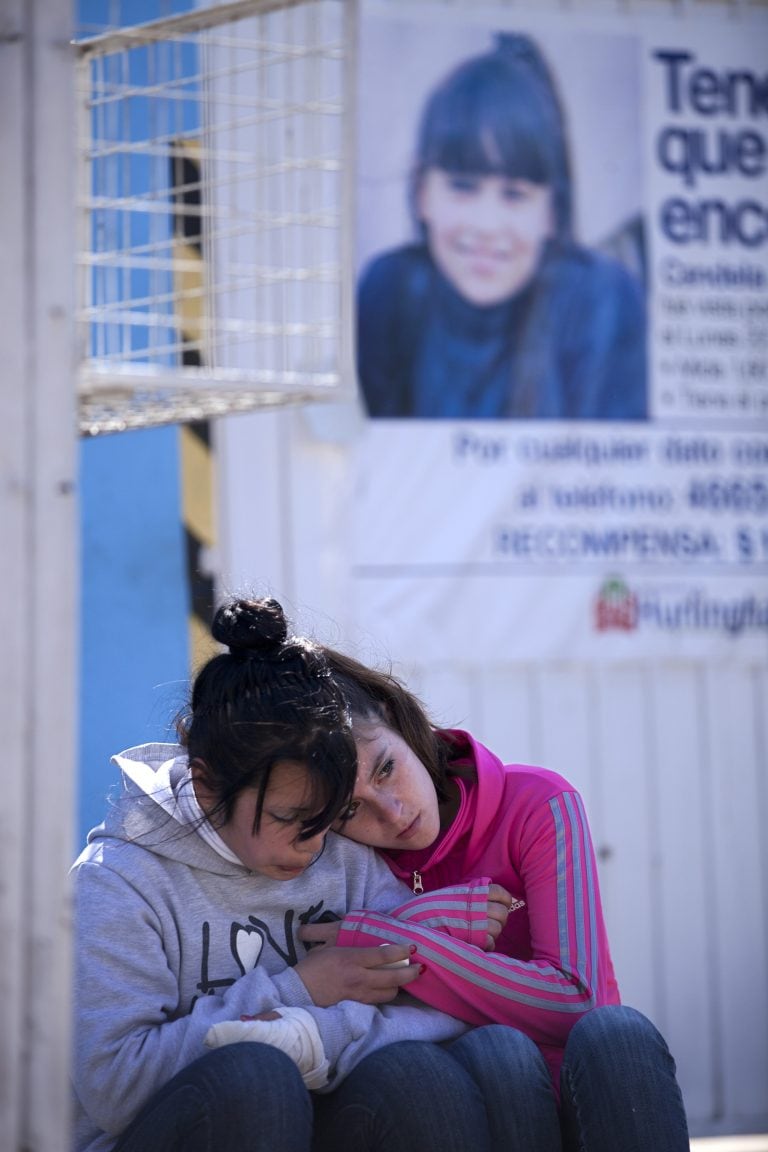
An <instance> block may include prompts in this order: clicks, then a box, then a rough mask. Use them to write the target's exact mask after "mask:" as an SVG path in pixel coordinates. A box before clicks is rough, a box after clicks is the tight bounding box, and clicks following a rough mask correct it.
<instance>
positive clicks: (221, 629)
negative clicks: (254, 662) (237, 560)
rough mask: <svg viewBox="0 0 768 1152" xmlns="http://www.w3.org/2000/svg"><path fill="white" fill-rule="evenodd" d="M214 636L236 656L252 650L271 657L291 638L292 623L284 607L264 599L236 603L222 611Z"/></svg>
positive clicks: (212, 631) (217, 614) (219, 612)
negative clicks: (289, 624) (290, 627)
mask: <svg viewBox="0 0 768 1152" xmlns="http://www.w3.org/2000/svg"><path fill="white" fill-rule="evenodd" d="M211 634H212V636H213V638H214V640H218V642H219V643H220V644H225V645H226V646H227V648H229V650H230V652H231V653H232V655H240V654H244V653H246V652H248V651H251V652H260V653H262V654H263V655H269V654H270V653H273V652H278V651H279V649H280V648H281V647H282V645H283V643H284V642H285V639H286V637H287V635H288V622H287V620H286V619H285V613H284V612H283V608H282V605H281V604H278V602H277V600H273V599H271V598H270V597H265V599H263V600H233V601H232V602H231V603H229V604H226V605H224V607H222V608H219V610H218V611H217V613H216V615H215V616H214V618H213V624H212V626H211Z"/></svg>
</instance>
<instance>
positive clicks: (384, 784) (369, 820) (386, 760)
mask: <svg viewBox="0 0 768 1152" xmlns="http://www.w3.org/2000/svg"><path fill="white" fill-rule="evenodd" d="M354 731H355V744H356V746H357V779H356V780H355V790H354V793H353V797H352V803H351V804H350V806H349V808H348V809H347V812H348V814H349V815H348V818H347V819H345V820H344V822H343V824H340V825H339V826H338V830H339V831H340V832H343V834H344V835H345V836H348V837H349V838H350V840H357V841H358V842H359V843H360V844H370V845H371V846H372V847H374V848H387V849H389V850H390V851H394V852H397V851H402V850H405V849H408V850H413V849H417V848H428V847H429V845H430V844H432V843H433V842H434V841H435V840H436V839H437V835H438V832H439V831H440V811H439V809H438V803H437V792H436V790H435V785H434V784H433V782H432V777H431V776H430V774H429V772H428V771H427V769H426V768H425V767H424V765H423V764H422V762H421V760H419V758H418V757H417V756H416V755H415V753H414V752H413V751H412V750H411V748H410V747H409V745H408V744H406V742H405V740H403V738H402V736H400V735H398V733H396V732H393V731H392V729H391V728H387V727H386V725H384V724H376V723H370V722H369V723H358V722H355V725H354Z"/></svg>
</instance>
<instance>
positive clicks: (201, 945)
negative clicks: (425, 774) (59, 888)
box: [72, 744, 466, 1152]
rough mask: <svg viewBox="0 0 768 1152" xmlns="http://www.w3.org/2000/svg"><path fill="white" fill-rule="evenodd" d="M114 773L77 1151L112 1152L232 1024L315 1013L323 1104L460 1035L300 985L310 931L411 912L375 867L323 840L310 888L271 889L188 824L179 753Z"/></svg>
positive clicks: (81, 1027)
mask: <svg viewBox="0 0 768 1152" xmlns="http://www.w3.org/2000/svg"><path fill="white" fill-rule="evenodd" d="M114 762H115V763H116V764H117V765H118V766H119V767H120V769H121V771H122V792H121V795H120V796H119V798H118V799H117V800H116V801H115V803H114V804H113V805H112V807H111V809H110V811H109V813H108V815H107V817H106V820H105V821H104V823H103V824H101V825H99V827H97V828H94V829H93V830H92V831H91V832H90V833H89V836H88V843H87V846H86V848H85V849H84V851H83V852H82V854H81V855H80V857H79V858H78V860H77V861H76V862H75V864H74V866H73V869H72V877H73V885H74V893H75V902H76V903H75V907H76V954H75V1008H76V1015H75V1021H76V1024H75V1052H74V1061H73V1063H74V1072H73V1079H74V1089H75V1143H74V1147H75V1149H76V1152H86V1150H87V1152H107V1150H108V1149H110V1148H111V1147H112V1146H113V1144H114V1141H115V1139H116V1137H117V1136H118V1135H119V1134H120V1133H121V1132H122V1131H123V1130H124V1129H125V1128H126V1127H127V1125H128V1124H129V1123H130V1122H131V1120H132V1119H133V1118H134V1116H135V1115H136V1114H137V1113H138V1112H139V1110H140V1109H141V1108H142V1106H143V1105H144V1104H145V1103H146V1102H147V1100H148V1099H149V1097H150V1096H151V1095H152V1094H153V1093H154V1092H155V1091H156V1090H157V1089H158V1088H159V1087H161V1085H162V1084H163V1083H165V1082H166V1081H168V1080H170V1079H171V1077H172V1076H174V1075H175V1074H176V1073H177V1072H179V1071H180V1070H181V1069H182V1068H184V1067H186V1066H187V1065H188V1064H190V1063H192V1061H193V1060H195V1059H197V1058H198V1057H199V1056H202V1055H204V1054H205V1053H206V1052H208V1051H209V1049H207V1048H206V1047H205V1045H204V1042H203V1041H204V1037H205V1034H206V1032H207V1031H208V1029H209V1028H210V1027H211V1025H212V1024H216V1023H218V1022H220V1021H223V1020H236V1019H238V1018H239V1017H240V1015H255V1014H257V1013H259V1012H263V1011H266V1010H268V1009H270V1008H275V1007H278V1006H279V1005H281V1004H284V1005H294V1006H298V1007H303V1008H307V1009H308V1010H310V1011H311V1012H312V1015H313V1016H314V1017H315V1019H316V1021H317V1023H318V1026H319V1028H320V1033H321V1036H322V1039H323V1044H324V1047H325V1052H326V1056H327V1057H328V1059H329V1061H330V1064H331V1068H332V1078H331V1081H330V1083H329V1085H328V1087H327V1089H325V1091H332V1090H333V1089H334V1088H335V1087H336V1086H337V1085H338V1084H339V1083H340V1081H341V1080H342V1079H343V1077H344V1076H345V1075H346V1074H347V1073H348V1072H349V1071H350V1070H351V1069H352V1067H354V1065H355V1064H356V1063H358V1062H359V1061H360V1060H361V1059H362V1058H363V1057H364V1056H365V1055H367V1054H368V1053H369V1052H371V1051H373V1050H374V1049H375V1048H379V1047H381V1046H382V1045H383V1044H387V1043H392V1042H394V1041H395V1040H401V1039H421V1040H434V1041H439V1040H446V1039H450V1038H451V1037H453V1036H457V1035H460V1034H461V1033H462V1032H463V1031H464V1030H465V1029H466V1025H465V1024H462V1023H460V1022H459V1021H456V1020H454V1019H453V1018H452V1017H449V1016H446V1015H444V1014H443V1013H441V1012H437V1011H436V1010H434V1009H432V1008H429V1007H426V1006H423V1005H420V1004H417V1003H416V1001H414V1000H413V999H412V998H411V997H410V996H408V995H407V993H401V994H400V996H399V997H398V1001H397V1003H396V1004H390V1005H386V1006H384V1007H383V1008H381V1009H378V1008H374V1007H372V1006H370V1005H365V1004H359V1003H357V1002H354V1001H349V1000H347V1001H343V1002H342V1003H341V1004H338V1005H336V1006H335V1007H333V1008H315V1006H314V1005H313V1004H312V1000H311V998H310V996H309V993H308V991H307V989H306V987H305V985H304V984H303V982H302V980H301V978H300V977H299V976H298V975H297V973H296V972H295V970H294V967H293V966H294V965H295V964H296V963H297V962H298V961H299V960H300V959H301V958H302V956H303V955H305V954H306V949H305V946H304V945H303V944H302V943H301V942H300V941H299V940H298V939H297V935H296V932H297V929H298V928H299V926H300V925H301V924H304V923H306V922H308V921H314V920H318V919H320V918H321V917H322V916H323V914H324V913H334V914H335V915H337V916H342V915H343V914H344V913H345V912H346V911H348V910H351V909H360V908H371V909H377V910H380V911H388V910H392V909H393V908H395V907H396V906H397V905H400V904H402V903H404V902H405V901H407V900H408V899H409V897H410V896H411V893H410V892H409V890H408V889H407V888H406V887H405V885H404V884H402V883H401V882H400V881H399V880H396V879H395V877H394V876H393V875H392V873H391V872H390V871H389V868H388V867H387V866H386V864H385V863H384V862H383V861H382V860H380V859H379V857H378V856H377V855H376V853H375V852H373V851H372V850H371V849H368V848H364V847H362V846H361V845H359V844H355V843H353V842H352V841H350V840H346V839H345V838H344V837H341V836H336V835H334V834H333V833H329V835H328V837H327V839H326V845H325V849H324V851H323V853H322V854H321V856H320V857H319V858H318V859H317V860H316V861H315V862H314V863H313V864H312V865H311V866H310V867H309V868H308V869H307V870H306V871H305V872H304V873H302V875H301V876H299V877H297V878H296V879H294V880H287V881H278V880H270V879H267V878H265V877H263V876H260V875H258V874H256V873H254V872H250V871H248V869H247V868H245V867H243V866H242V865H241V864H235V863H230V862H228V861H227V860H226V859H225V858H224V857H222V856H221V855H220V854H219V853H217V852H216V851H215V849H214V848H213V847H211V846H209V844H208V843H206V841H205V840H204V839H203V837H202V836H201V835H199V834H198V832H197V831H196V829H195V828H194V827H192V826H190V824H189V820H188V817H187V818H186V819H185V818H184V816H183V814H182V810H181V806H180V805H179V804H178V800H177V797H178V795H179V789H180V787H181V786H182V785H183V784H184V783H186V782H188V768H187V759H186V755H185V754H184V751H183V749H181V748H180V747H179V746H178V745H175V744H147V745H143V746H141V747H138V748H131V749H129V750H128V751H126V752H123V753H122V754H120V755H119V756H116V757H114Z"/></svg>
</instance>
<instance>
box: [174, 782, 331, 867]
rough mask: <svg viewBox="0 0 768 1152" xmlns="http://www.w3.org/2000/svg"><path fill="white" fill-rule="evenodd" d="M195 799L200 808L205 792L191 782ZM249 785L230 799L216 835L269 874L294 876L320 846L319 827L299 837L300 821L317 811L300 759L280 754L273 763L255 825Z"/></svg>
mask: <svg viewBox="0 0 768 1152" xmlns="http://www.w3.org/2000/svg"><path fill="white" fill-rule="evenodd" d="M195 787H196V791H197V794H198V801H199V803H200V806H201V807H202V808H203V809H204V810H205V807H206V803H205V795H204V793H203V794H201V790H200V788H199V786H198V785H197V784H196V786H195ZM257 799H258V794H257V791H256V789H255V788H246V789H245V790H244V791H243V792H241V793H240V795H239V796H238V797H237V799H236V801H235V805H234V808H233V811H232V815H231V817H230V819H229V820H228V821H227V823H226V824H224V825H223V826H221V827H217V828H216V831H217V832H218V834H219V836H220V837H221V839H222V840H223V841H224V843H225V844H226V845H227V847H228V848H229V849H231V851H232V852H234V853H235V855H236V856H237V857H238V859H239V860H240V862H241V863H242V864H244V865H245V867H246V868H249V869H250V870H251V871H252V872H257V873H258V874H259V875H260V876H268V877H269V878H270V879H271V880H294V879H295V878H296V877H297V876H300V875H301V873H302V872H303V871H304V870H305V868H308V867H309V865H310V864H311V863H312V862H313V861H314V860H315V859H316V858H317V856H318V855H319V854H320V852H322V850H323V844H324V843H325V836H326V832H327V829H326V830H325V831H322V832H319V833H318V834H317V835H316V836H313V837H312V839H311V840H299V839H298V837H299V834H300V832H301V830H302V821H304V820H308V819H309V818H310V817H311V816H313V815H314V813H315V812H316V811H317V806H316V805H315V806H314V807H313V805H312V788H311V785H310V782H309V777H308V775H307V770H306V768H305V767H304V765H303V764H299V763H296V762H295V761H292V760H285V761H282V762H281V763H278V764H275V766H274V768H273V769H272V774H271V776H270V778H269V786H268V788H267V790H266V792H265V794H264V807H263V809H262V813H261V824H260V826H259V828H258V831H257V829H256V803H257Z"/></svg>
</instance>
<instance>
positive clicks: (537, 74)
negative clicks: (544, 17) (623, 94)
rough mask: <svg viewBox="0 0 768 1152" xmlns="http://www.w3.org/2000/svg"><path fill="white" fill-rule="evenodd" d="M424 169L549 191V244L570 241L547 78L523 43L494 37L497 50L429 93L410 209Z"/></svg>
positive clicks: (552, 91)
mask: <svg viewBox="0 0 768 1152" xmlns="http://www.w3.org/2000/svg"><path fill="white" fill-rule="evenodd" d="M429 168H442V169H443V170H445V171H447V172H452V173H474V174H477V175H501V176H507V177H510V178H512V179H519V180H529V181H531V183H533V184H545V185H548V186H549V187H550V188H551V190H552V203H553V207H554V216H555V239H556V240H557V241H560V242H566V241H568V240H570V239H571V232H572V204H571V165H570V158H569V154H568V145H567V137H566V127H565V116H564V113H563V108H562V104H561V101H560V96H559V94H558V91H557V87H556V85H555V81H554V79H553V77H552V74H551V72H550V70H549V68H548V66H547V64H546V61H545V60H544V57H543V56H542V54H541V52H540V50H539V48H538V47H537V45H536V44H535V43H534V41H533V40H531V39H530V37H528V36H524V35H520V34H517V33H499V34H498V35H497V37H496V47H495V48H494V49H493V50H492V51H489V52H485V53H483V54H482V55H480V56H474V57H472V58H471V59H469V60H466V61H464V62H462V63H461V64H460V65H459V66H458V67H457V68H455V69H454V70H453V71H452V72H450V73H449V75H448V76H447V77H446V78H445V79H444V80H443V81H442V82H441V83H440V84H439V85H438V87H437V88H435V89H434V91H433V92H432V94H431V95H430V97H429V98H428V100H427V102H426V104H425V106H424V110H423V112H422V116H421V123H420V126H419V132H418V139H417V145H416V157H415V162H414V165H413V171H412V175H411V187H410V199H411V210H412V212H413V215H414V219H415V220H416V222H417V224H419V227H421V226H420V223H419V220H418V208H417V204H418V194H419V189H420V187H421V182H422V179H423V177H424V175H425V173H426V171H427V169H429Z"/></svg>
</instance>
